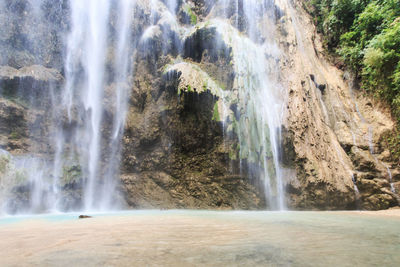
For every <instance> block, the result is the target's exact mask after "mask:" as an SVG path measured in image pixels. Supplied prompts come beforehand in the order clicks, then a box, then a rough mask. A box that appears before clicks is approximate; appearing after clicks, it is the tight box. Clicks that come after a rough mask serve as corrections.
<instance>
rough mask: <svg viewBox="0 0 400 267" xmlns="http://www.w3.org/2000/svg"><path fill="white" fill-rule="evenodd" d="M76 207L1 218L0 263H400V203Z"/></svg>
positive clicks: (111, 264) (31, 264)
mask: <svg viewBox="0 0 400 267" xmlns="http://www.w3.org/2000/svg"><path fill="white" fill-rule="evenodd" d="M366 214H369V215H374V216H365V215H366ZM388 214H390V215H389V216H388ZM393 214H394V215H393ZM78 215H79V214H76V215H71V214H69V215H49V216H34V217H21V218H17V219H15V218H13V219H10V218H8V219H7V218H6V219H0V259H1V264H0V265H1V266H34V265H40V266H104V265H105V266H160V265H161V266H199V265H200V266H288V265H290V266H374V265H381V266H399V264H400V216H399V210H391V211H388V212H385V213H382V212H360V213H356V212H281V213H280V212H211V211H136V212H126V213H115V214H92V215H93V218H89V219H78ZM377 215H379V216H377Z"/></svg>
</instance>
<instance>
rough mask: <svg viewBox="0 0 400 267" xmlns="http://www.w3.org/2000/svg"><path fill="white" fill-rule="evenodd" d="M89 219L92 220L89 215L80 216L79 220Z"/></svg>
mask: <svg viewBox="0 0 400 267" xmlns="http://www.w3.org/2000/svg"><path fill="white" fill-rule="evenodd" d="M88 218H92V216H89V215H79V219H88Z"/></svg>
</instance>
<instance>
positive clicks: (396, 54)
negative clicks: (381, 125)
mask: <svg viewBox="0 0 400 267" xmlns="http://www.w3.org/2000/svg"><path fill="white" fill-rule="evenodd" d="M304 6H305V7H306V9H307V10H308V11H309V12H310V13H311V14H312V15H313V16H314V17H315V23H316V25H317V29H318V31H319V32H321V33H322V34H323V35H324V41H325V45H326V46H327V48H328V50H329V51H330V52H332V53H334V54H337V55H339V56H341V57H342V58H343V60H344V62H345V63H346V65H347V66H348V67H349V68H350V69H351V70H352V71H353V72H354V73H355V74H356V76H357V78H358V79H359V80H360V82H361V87H362V88H363V89H365V90H366V91H367V92H369V93H371V94H372V95H374V96H376V97H379V98H380V99H382V100H384V101H386V102H387V103H388V104H389V105H390V106H391V108H392V114H393V115H394V117H395V118H396V119H397V121H398V123H399V124H398V125H399V127H400V3H399V1H398V0H310V1H307V0H305V1H304ZM398 149H400V148H398Z"/></svg>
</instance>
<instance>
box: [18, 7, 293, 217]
mask: <svg viewBox="0 0 400 267" xmlns="http://www.w3.org/2000/svg"><path fill="white" fill-rule="evenodd" d="M30 2H31V3H32V5H33V6H35V10H36V11H35V12H36V13H37V14H38V16H42V15H43V14H42V13H43V12H42V11H41V3H42V2H41V0H32V1H30ZM136 4H137V3H136V1H134V0H120V1H115V2H114V1H109V0H88V1H80V0H69V16H70V18H69V19H70V21H69V28H68V32H67V34H66V36H65V49H66V51H65V55H64V58H63V60H64V75H65V84H64V87H63V88H62V90H60V91H61V93H60V95H57V94H56V93H54V92H52V94H54V95H52V97H51V98H52V109H53V110H52V112H53V116H52V117H53V128H54V129H53V132H52V134H51V137H50V140H49V142H50V143H51V145H52V148H54V156H53V158H52V160H50V163H51V164H48V163H44V161H43V162H42V161H41V160H37V161H35V162H34V163H32V161H26V164H28V163H29V164H30V165H29V166H28V167H26V166H25V167H24V168H31V169H32V168H33V169H34V171H33V172H34V174H35V177H29V180H30V181H31V184H32V194H31V200H30V204H29V205H30V209H31V211H32V212H36V211H38V210H44V211H54V210H69V209H84V210H98V209H110V208H113V207H115V206H116V201H115V197H116V196H115V194H116V187H117V183H118V179H117V177H118V176H119V174H120V173H119V172H120V161H121V151H122V142H121V140H122V137H123V134H124V126H125V117H126V116H127V110H128V100H129V97H130V94H129V92H130V90H131V89H132V87H133V83H134V81H133V76H132V75H133V73H134V68H133V62H134V60H135V59H134V57H135V53H136V52H137V51H136V47H135V45H136V42H135V40H133V37H132V23H133V19H134V18H135V17H134V16H135V14H134V12H133V10H134V7H135V6H136ZM141 4H142V5H143V3H141ZM232 4H233V7H234V8H233V11H232V10H231V9H230V7H231V5H232ZM144 5H147V6H149V10H150V14H148V15H149V17H148V19H149V21H148V25H145V27H143V32H141V33H140V34H138V35H137V36H136V37H140V36H141V39H140V42H145V41H146V40H147V39H148V38H152V37H153V35H156V34H159V33H160V32H161V33H162V34H163V35H162V37H161V38H163V39H164V41H165V42H164V43H163V44H162V46H163V49H164V52H165V53H166V54H168V53H169V52H170V51H167V50H168V49H172V50H174V52H173V53H171V54H174V56H175V54H176V55H177V56H176V57H177V58H176V61H177V62H179V61H180V63H182V64H186V63H188V62H184V59H183V55H182V54H183V51H182V50H183V48H182V46H183V45H182V44H183V43H184V42H185V40H186V38H188V36H189V35H190V34H191V33H193V31H195V30H196V29H198V28H199V27H209V28H215V29H216V31H217V32H218V34H219V36H221V38H222V39H223V40H222V41H223V43H225V44H227V45H228V46H229V48H230V49H231V51H230V54H229V53H228V54H229V56H230V57H231V60H232V62H231V64H232V68H233V70H234V73H235V76H234V78H232V79H233V85H232V88H231V89H232V90H225V88H224V89H222V88H220V87H219V86H218V85H217V84H216V83H214V85H213V87H216V88H218V90H217V91H218V92H217V93H216V96H218V97H219V98H220V99H221V103H222V106H221V108H222V110H221V114H222V117H223V118H225V119H224V120H223V121H222V127H223V128H224V131H223V132H224V138H226V139H227V138H229V136H228V135H227V134H226V133H227V128H228V124H229V123H230V122H228V121H227V120H226V118H227V117H229V116H231V115H230V114H231V113H232V112H231V111H230V106H231V104H232V103H231V102H230V101H232V99H236V100H237V103H235V104H237V110H238V113H237V114H235V115H234V116H231V118H230V119H234V118H233V117H235V116H236V115H237V118H235V119H234V120H236V121H235V125H236V131H237V132H236V134H237V137H238V139H239V140H238V142H239V146H238V147H239V152H238V154H239V157H240V158H239V160H240V161H241V162H242V167H243V171H246V172H248V173H245V174H246V175H247V174H249V175H250V176H252V178H254V177H256V178H257V179H258V180H260V181H262V182H263V184H264V190H263V191H264V192H265V197H266V199H267V205H268V208H270V209H276V210H283V209H285V208H286V203H285V194H284V170H283V169H282V167H281V166H280V163H279V153H280V151H279V142H280V127H281V125H282V121H283V109H284V100H283V99H284V96H283V95H284V90H283V88H281V86H280V84H279V81H278V76H279V67H278V63H277V62H278V58H279V56H280V51H279V49H278V45H277V44H276V43H275V40H274V38H273V37H274V31H275V26H274V25H273V23H272V22H270V23H264V21H262V19H263V18H264V17H265V16H264V15H265V14H267V13H268V16H269V17H270V18H269V20H270V21H275V18H274V12H275V10H274V1H263V2H260V1H257V0H251V1H239V0H230V1H220V2H218V5H220V7H222V9H223V10H224V11H223V12H222V13H224V14H223V15H221V14H220V13H218V12H217V13H216V14H215V15H210V17H209V18H207V21H205V22H198V21H197V18H196V19H194V17H193V18H190V20H191V21H190V23H186V24H182V22H181V21H180V20H179V17H178V16H179V14H178V13H177V12H178V11H179V8H181V9H182V7H181V6H180V5H182V6H183V9H188V10H189V11H190V5H189V4H188V3H187V2H185V1H184V2H183V3H182V4H181V3H180V1H177V0H168V1H164V2H163V3H161V2H160V1H156V0H152V1H149V3H145V4H144ZM113 12H114V13H113ZM190 12H192V11H190ZM190 12H189V15H192V16H194V14H192V13H190ZM232 12H233V14H231V13H232ZM113 15H114V16H113ZM191 24H192V25H191ZM193 24H194V25H193ZM171 36H174V37H173V38H177V39H179V40H175V39H174V40H170V38H171ZM214 45H215V46H216V47H217V48H218V49H222V46H221V44H220V42H217V43H216V44H214ZM171 47H172V48H171ZM110 57H112V59H110ZM188 64H189V65H190V64H191V63H190V62H189V63H188ZM210 85H211V83H210ZM236 100H235V101H236ZM110 102H112V103H110ZM225 128H226V129H225ZM225 134H226V136H225ZM244 165H247V166H244ZM49 173H50V175H49ZM71 173H72V174H71ZM76 173H77V174H79V175H81V176H82V181H83V184H81V185H79V184H78V185H76V186H78V187H79V186H81V188H82V190H81V191H82V192H81V196H80V197H81V203H78V204H77V203H75V202H74V203H72V204H71V203H70V202H68V201H67V203H64V202H66V201H65V200H64V198H65V196H64V195H65V193H64V192H63V190H64V189H63V186H64V185H63V184H62V183H63V179H65V177H64V176H65V175H67V176H68V177H69V178H71V177H72V178H73V177H75V176H74V175H75V174H76ZM70 176H71V177H70ZM72 178H71V179H72Z"/></svg>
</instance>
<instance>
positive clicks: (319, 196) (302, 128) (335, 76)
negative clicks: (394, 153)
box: [280, 1, 399, 209]
mask: <svg viewBox="0 0 400 267" xmlns="http://www.w3.org/2000/svg"><path fill="white" fill-rule="evenodd" d="M286 8H287V9H286V15H285V16H283V17H282V18H281V20H280V25H281V34H282V37H281V38H282V39H281V41H280V42H281V44H282V45H283V47H284V49H285V53H284V54H285V55H286V58H285V59H284V60H283V61H282V63H283V64H282V65H283V66H282V68H283V69H284V71H283V72H284V73H286V76H285V81H286V82H287V85H288V90H289V92H288V93H289V95H288V102H287V110H288V115H287V122H286V126H285V127H286V131H284V135H283V136H284V144H285V146H286V148H284V152H285V153H284V158H285V159H286V162H287V164H289V165H291V166H293V167H294V168H295V169H296V173H297V179H294V180H293V181H292V182H290V183H289V185H288V192H289V196H290V198H291V199H292V201H291V203H292V205H293V206H294V207H298V208H310V207H315V208H331V209H343V208H364V209H384V208H388V207H391V206H396V205H398V204H399V203H398V194H397V193H395V192H398V191H396V190H395V187H396V186H397V183H398V178H397V173H398V172H399V162H393V161H392V160H391V157H390V152H389V151H388V150H387V149H386V148H385V146H384V143H383V142H382V139H383V138H385V135H387V133H388V132H390V131H393V130H394V127H395V125H394V122H393V120H392V119H391V117H390V112H389V111H388V110H387V109H385V108H384V107H383V106H382V105H381V104H379V103H375V102H374V101H373V100H371V99H368V98H367V97H365V96H364V95H363V92H361V91H360V90H358V88H357V87H355V86H354V83H353V81H352V77H351V75H350V74H348V73H346V72H343V71H341V70H339V69H337V68H336V67H335V66H333V64H331V63H329V62H328V61H327V60H326V59H325V58H324V51H323V49H322V45H321V41H320V36H318V34H317V33H316V30H315V28H314V26H313V25H312V22H311V18H310V17H309V16H308V15H307V14H306V13H305V12H304V11H303V10H302V9H301V1H295V2H294V6H293V7H290V6H287V7H286ZM391 183H392V185H391Z"/></svg>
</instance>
